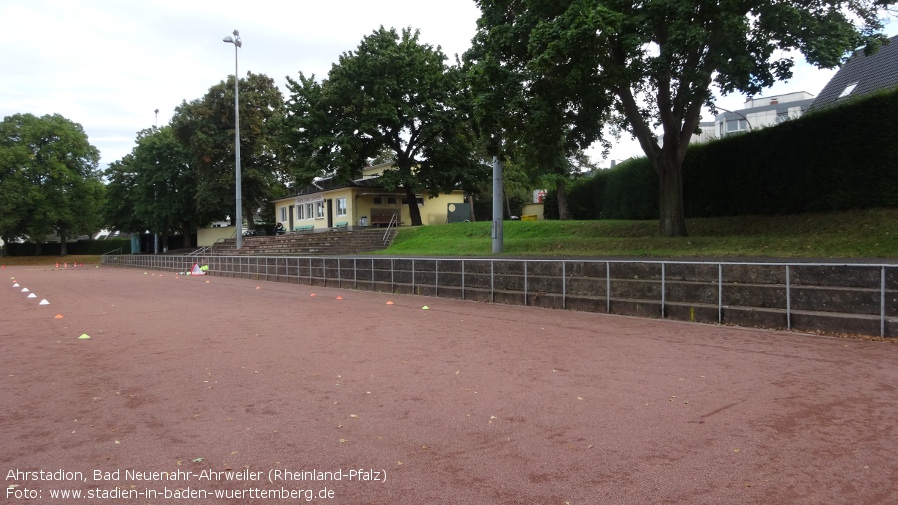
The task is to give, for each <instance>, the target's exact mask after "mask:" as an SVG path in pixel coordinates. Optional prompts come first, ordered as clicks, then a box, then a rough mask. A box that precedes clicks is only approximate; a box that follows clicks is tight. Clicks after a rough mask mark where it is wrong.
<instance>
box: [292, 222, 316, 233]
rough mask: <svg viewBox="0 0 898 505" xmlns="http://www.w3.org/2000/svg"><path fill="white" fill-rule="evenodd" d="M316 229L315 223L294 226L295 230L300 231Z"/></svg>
mask: <svg viewBox="0 0 898 505" xmlns="http://www.w3.org/2000/svg"><path fill="white" fill-rule="evenodd" d="M314 229H315V225H314V224H301V225H299V226H294V227H293V231H299V232H303V231H312V230H314Z"/></svg>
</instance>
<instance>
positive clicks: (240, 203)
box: [222, 30, 243, 250]
mask: <svg viewBox="0 0 898 505" xmlns="http://www.w3.org/2000/svg"><path fill="white" fill-rule="evenodd" d="M222 40H223V41H224V42H227V43H228V44H234V144H235V145H236V148H235V149H236V151H235V152H236V155H235V158H236V162H237V174H236V178H237V214H236V219H235V221H236V223H237V249H238V250H239V249H240V248H241V247H243V188H242V187H241V186H242V184H241V179H242V178H241V176H240V96H239V93H238V89H237V81H238V78H239V76H240V74H239V73H237V48H239V47H241V46H243V43H242V42H241V41H240V32H239V31H237V30H234V37H233V38H231V36H230V35H229V36H227V37H225V38H224V39H222Z"/></svg>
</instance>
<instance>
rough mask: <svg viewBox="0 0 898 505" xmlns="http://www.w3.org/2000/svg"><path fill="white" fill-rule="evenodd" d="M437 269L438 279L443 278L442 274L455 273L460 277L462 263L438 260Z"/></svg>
mask: <svg viewBox="0 0 898 505" xmlns="http://www.w3.org/2000/svg"><path fill="white" fill-rule="evenodd" d="M437 267H438V268H439V271H440V278H442V277H443V274H444V273H447V274H448V273H455V274H458V275H461V272H462V262H461V261H460V260H458V261H455V260H438V261H437Z"/></svg>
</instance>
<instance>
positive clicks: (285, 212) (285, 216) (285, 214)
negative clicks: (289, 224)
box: [281, 207, 287, 222]
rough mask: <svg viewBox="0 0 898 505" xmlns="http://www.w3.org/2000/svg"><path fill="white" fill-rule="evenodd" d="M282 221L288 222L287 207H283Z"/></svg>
mask: <svg viewBox="0 0 898 505" xmlns="http://www.w3.org/2000/svg"><path fill="white" fill-rule="evenodd" d="M281 221H282V222H284V221H287V207H281Z"/></svg>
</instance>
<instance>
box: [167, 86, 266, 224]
mask: <svg viewBox="0 0 898 505" xmlns="http://www.w3.org/2000/svg"><path fill="white" fill-rule="evenodd" d="M238 85H239V90H238V91H239V93H240V97H239V98H240V100H239V104H240V169H241V175H242V178H241V186H242V188H241V189H242V191H241V193H242V200H243V215H244V216H245V217H246V219H247V225H248V228H249V229H251V230H252V229H254V228H255V223H254V221H253V218H252V216H254V215H255V213H256V210H257V209H259V208H260V207H261V206H262V205H263V204H264V203H265V202H267V201H268V200H269V199H270V198H271V196H272V191H273V189H272V188H273V187H274V186H275V185H277V184H279V183H281V182H282V181H283V176H284V174H283V171H282V164H281V163H280V162H279V161H278V159H277V156H276V152H277V145H276V140H275V139H276V136H277V135H276V134H277V131H278V127H279V125H280V123H281V121H282V119H283V115H284V97H283V95H282V94H281V92H280V90H279V89H278V87H277V86H276V85H275V82H274V80H273V79H271V78H270V77H268V76H266V75H263V74H253V73H252V72H248V73H247V76H246V78H245V79H243V78H241V79H240V81H239V83H238ZM171 124H172V127H173V129H174V133H175V137H176V138H177V139H178V140H179V141H180V142H182V143H183V144H184V146H185V147H187V148H188V149H189V151H190V153H191V158H192V160H191V161H192V164H193V165H194V166H195V167H196V168H197V171H198V179H197V184H196V212H197V218H198V220H199V221H200V222H201V223H208V222H209V221H212V220H215V219H221V218H222V217H224V216H225V215H227V214H230V215H232V216H233V215H234V214H235V212H234V211H235V205H236V192H235V190H234V187H235V182H236V178H235V175H236V167H235V156H234V153H235V150H236V146H235V144H234V127H235V118H234V80H233V77H232V78H229V79H228V81H227V82H221V83H219V84H216V85H215V86H213V87H212V88H210V89H209V92H208V93H206V95H205V96H203V98H201V99H196V100H193V101H191V102H187V101H185V102H183V103H182V104H181V105H180V106H178V108H177V109H175V115H174V117H173V118H172V122H171Z"/></svg>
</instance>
